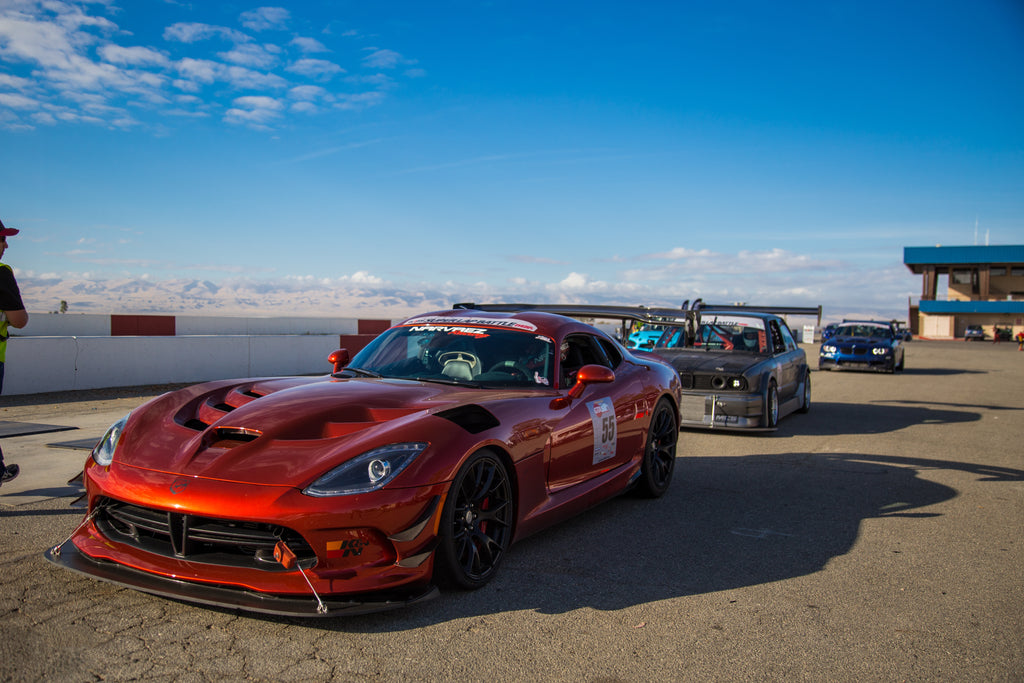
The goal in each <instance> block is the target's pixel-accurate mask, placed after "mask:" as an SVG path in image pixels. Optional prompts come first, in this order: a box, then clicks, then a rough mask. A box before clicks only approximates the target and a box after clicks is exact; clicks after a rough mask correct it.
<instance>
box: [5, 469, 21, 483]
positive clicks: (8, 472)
mask: <svg viewBox="0 0 1024 683" xmlns="http://www.w3.org/2000/svg"><path fill="white" fill-rule="evenodd" d="M19 474H21V468H20V467H18V466H17V465H8V466H7V467H5V468H4V473H3V475H2V476H0V484H6V483H7V482H9V481H10V480H11V479H14V478H15V477H16V476H18V475H19Z"/></svg>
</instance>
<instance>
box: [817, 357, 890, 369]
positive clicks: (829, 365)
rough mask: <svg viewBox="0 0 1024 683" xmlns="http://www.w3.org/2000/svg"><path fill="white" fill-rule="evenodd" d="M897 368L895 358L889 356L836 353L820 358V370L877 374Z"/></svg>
mask: <svg viewBox="0 0 1024 683" xmlns="http://www.w3.org/2000/svg"><path fill="white" fill-rule="evenodd" d="M894 367H895V358H893V356H892V355H888V356H872V355H871V354H870V353H867V354H857V355H852V354H842V353H836V354H832V355H830V356H824V355H823V356H820V357H819V358H818V369H819V370H841V369H843V368H847V369H850V370H873V371H876V372H892V370H893V368H894Z"/></svg>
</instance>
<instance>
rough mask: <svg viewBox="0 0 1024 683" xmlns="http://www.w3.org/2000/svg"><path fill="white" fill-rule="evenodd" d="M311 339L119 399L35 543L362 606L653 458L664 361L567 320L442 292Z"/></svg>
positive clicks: (449, 579)
mask: <svg viewBox="0 0 1024 683" xmlns="http://www.w3.org/2000/svg"><path fill="white" fill-rule="evenodd" d="M329 360H330V361H331V362H332V363H333V364H334V371H333V372H332V373H331V374H329V375H325V376H322V377H287V378H269V379H268V378H263V379H245V380H228V381H218V382H209V383H205V384H200V385H197V386H193V387H189V388H186V389H182V390H179V391H175V392H172V393H168V394H164V395H162V396H160V397H157V398H155V399H153V400H151V401H149V402H147V403H146V404H144V405H142V406H141V407H139V408H137V409H136V410H134V411H132V412H131V413H130V414H128V415H126V416H125V417H124V418H123V419H121V420H120V421H118V422H117V423H116V424H114V425H113V426H111V428H110V430H109V431H107V433H106V434H105V435H104V436H103V438H102V440H101V441H100V442H99V443H98V444H97V446H96V447H95V449H94V450H93V451H92V453H91V455H90V457H89V458H88V460H87V462H86V464H85V469H84V472H83V474H82V479H83V483H84V486H85V491H86V500H87V504H88V514H87V515H86V517H85V519H84V520H83V521H82V523H81V524H80V525H79V526H78V528H77V529H76V530H75V531H74V533H73V534H72V535H71V538H70V539H68V540H67V541H66V542H64V543H62V544H60V545H58V546H56V547H54V548H52V549H51V550H50V551H48V552H47V557H48V559H50V560H51V561H53V562H55V563H57V564H58V565H61V566H63V567H66V568H68V569H71V570H75V571H78V572H81V573H84V574H86V575H89V576H91V577H94V578H99V579H103V580H106V581H111V582H114V583H117V584H121V585H124V586H127V587H130V588H134V589H137V590H141V591H146V592H149V593H154V594H156V595H161V596H167V597H171V598H174V599H180V600H185V601H190V602H198V603H204V604H211V605H218V606H223V607H227V608H232V609H242V610H251V611H255V612H265V613H271V614H282V615H293V616H316V615H339V614H352V613H361V612H370V611H375V610H381V609H387V608H392V607H397V606H401V605H408V604H412V603H415V602H418V601H421V600H424V599H427V598H430V597H433V596H434V595H436V594H437V592H438V589H437V588H436V587H435V586H436V585H438V584H440V585H444V586H453V587H457V588H470V589H471V588H478V587H480V586H483V585H484V584H486V583H487V582H488V581H490V580H491V579H492V578H493V576H494V575H495V573H496V572H497V571H498V568H499V566H500V565H501V562H502V559H503V558H504V557H505V554H506V553H507V552H508V550H509V547H510V545H511V544H512V543H513V542H514V541H516V540H518V539H520V538H523V537H525V536H528V535H529V534H531V533H533V532H536V531H538V530H539V529H541V528H544V527H546V526H548V525H550V524H554V523H557V522H559V521H562V520H564V519H566V518H567V517H570V516H571V515H574V514H576V513H578V512H580V511H582V510H585V509H587V508H589V507H591V506H592V505H594V504H596V503H598V502H600V501H603V500H605V499H607V498H610V497H612V496H616V495H618V494H620V493H622V492H624V491H626V490H629V489H633V490H635V491H636V492H638V493H640V494H642V495H643V496H647V497H658V496H661V495H662V494H664V493H665V492H666V491H667V489H668V487H669V483H670V482H671V480H672V473H673V468H674V466H675V460H676V441H677V438H678V434H679V428H678V419H679V415H678V409H679V400H680V394H679V388H680V387H679V377H678V375H677V374H676V372H675V371H674V370H673V369H672V368H671V367H670V366H669V365H668V364H667V363H664V362H662V361H660V360H657V359H656V358H654V357H653V356H644V357H639V356H637V355H634V354H633V353H631V352H630V351H628V350H626V349H625V348H624V347H622V346H621V345H620V344H619V343H617V342H616V341H614V340H613V339H612V338H611V337H609V336H608V335H606V334H605V333H604V332H601V331H600V330H598V329H595V328H593V327H591V326H589V325H586V324H583V323H581V322H579V321H577V320H573V319H570V318H566V317H563V316H558V315H552V314H548V313H541V312H531V311H526V312H519V313H490V312H483V311H479V310H462V309H460V310H452V311H442V312H437V313H431V314H426V315H422V316H417V317H415V318H411V319H409V320H406V321H404V322H402V323H399V324H398V325H396V326H394V327H392V328H391V329H389V330H387V331H386V332H384V333H382V334H381V335H380V336H379V337H377V338H376V339H375V340H374V341H373V342H371V343H370V344H369V345H368V346H367V347H366V348H364V349H363V350H362V351H360V352H359V353H358V354H357V355H356V356H355V357H354V358H352V359H351V360H349V357H348V353H347V352H345V351H344V350H339V351H337V352H335V353H333V354H332V355H331V357H330V359H329Z"/></svg>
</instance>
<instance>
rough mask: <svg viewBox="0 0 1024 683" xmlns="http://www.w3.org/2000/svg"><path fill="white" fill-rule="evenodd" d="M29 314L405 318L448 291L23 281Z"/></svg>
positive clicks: (443, 300)
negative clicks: (64, 305) (64, 306)
mask: <svg viewBox="0 0 1024 683" xmlns="http://www.w3.org/2000/svg"><path fill="white" fill-rule="evenodd" d="M18 284H19V286H20V288H21V293H22V299H23V300H24V302H25V306H26V308H27V309H28V311H29V312H40V313H49V312H53V311H59V310H60V308H61V302H62V301H64V302H66V303H67V312H68V313H150V314H155V313H187V314H200V315H201V314H210V315H291V316H317V315H322V316H338V315H341V316H347V315H353V316H355V315H358V316H372V317H381V318H402V317H405V316H406V315H412V314H414V313H419V312H423V311H425V310H431V309H438V308H445V307H447V306H450V305H451V300H450V299H449V298H447V295H446V294H445V293H443V292H439V291H436V292H409V291H401V290H397V289H396V290H388V289H384V288H366V287H360V286H351V285H350V286H347V287H337V286H325V285H320V284H316V283H299V282H294V281H284V282H277V281H275V282H264V281H243V280H238V281H231V282H225V283H221V284H216V283H214V282H211V281H209V280H184V279H183V280H147V279H143V278H126V279H120V280H87V279H78V280H60V279H55V278H32V277H25V278H19V280H18Z"/></svg>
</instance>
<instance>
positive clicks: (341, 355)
mask: <svg viewBox="0 0 1024 683" xmlns="http://www.w3.org/2000/svg"><path fill="white" fill-rule="evenodd" d="M351 360H352V356H350V355H349V353H348V349H338V350H337V351H334V352H332V353H331V355H329V356H327V362H328V363H331V364H333V365H334V372H341V371H342V370H344V369H345V366H346V365H348V364H349V361H351Z"/></svg>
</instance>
